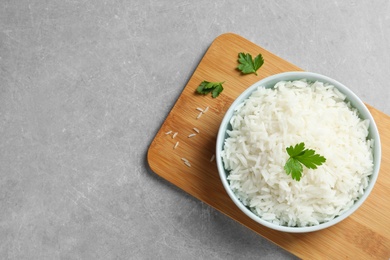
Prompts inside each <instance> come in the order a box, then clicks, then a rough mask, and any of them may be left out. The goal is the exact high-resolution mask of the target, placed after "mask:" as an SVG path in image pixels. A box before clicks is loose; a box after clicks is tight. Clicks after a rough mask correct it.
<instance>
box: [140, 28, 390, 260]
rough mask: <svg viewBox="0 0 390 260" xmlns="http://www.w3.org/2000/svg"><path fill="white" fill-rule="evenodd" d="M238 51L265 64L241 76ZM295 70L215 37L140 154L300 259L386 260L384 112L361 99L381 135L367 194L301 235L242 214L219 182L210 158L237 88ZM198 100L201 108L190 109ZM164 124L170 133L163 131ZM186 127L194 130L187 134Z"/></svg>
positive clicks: (237, 40)
mask: <svg viewBox="0 0 390 260" xmlns="http://www.w3.org/2000/svg"><path fill="white" fill-rule="evenodd" d="M239 52H245V53H246V52H249V53H251V54H252V55H254V56H255V55H257V54H258V53H261V54H262V55H263V57H264V59H265V63H264V65H263V66H262V67H261V68H260V69H259V71H258V76H256V75H254V74H248V75H241V74H240V72H239V71H237V70H236V69H235V68H236V67H237V65H238V64H237V55H238V53H239ZM297 70H301V69H300V68H298V67H297V66H295V65H293V64H291V63H289V62H287V61H285V60H283V59H281V58H280V57H277V56H276V55H274V54H272V53H270V52H268V51H267V50H265V49H263V48H261V47H259V46H257V45H255V44H254V43H252V42H250V41H248V40H246V39H244V38H242V37H241V36H238V35H236V34H231V33H228V34H223V35H221V36H219V37H218V38H216V39H215V40H214V42H213V43H212V44H211V46H210V47H209V49H208V50H207V52H206V54H205V55H204V57H203V59H202V60H201V62H200V64H199V65H198V67H197V68H196V70H195V72H194V74H193V75H192V77H191V78H190V80H189V81H188V84H187V85H186V87H185V88H184V90H183V92H182V94H181V95H180V97H179V98H178V100H177V102H176V103H175V105H174V106H173V108H172V110H171V111H170V113H169V114H168V116H167V118H166V120H165V121H164V123H163V124H162V126H161V129H160V130H159V131H158V133H157V134H156V136H155V138H154V140H153V141H152V143H151V145H150V147H149V150H148V155H147V158H148V162H149V165H150V168H151V169H152V171H154V172H155V173H156V174H158V175H160V176H161V177H162V178H164V179H166V180H168V181H169V182H171V183H173V184H174V185H176V186H178V187H180V188H181V189H183V190H184V191H186V192H188V193H189V194H191V195H192V196H194V197H196V198H198V199H199V200H201V201H203V202H205V203H207V204H208V205H210V206H212V207H214V208H216V209H217V210H219V211H221V212H222V213H224V214H226V215H227V216H229V217H231V218H232V219H234V220H236V221H238V222H239V223H241V224H243V225H245V226H247V227H248V228H250V229H252V230H253V231H255V232H257V233H258V234H260V235H261V236H263V237H265V238H267V239H269V240H270V241H272V242H274V243H275V244H277V245H279V246H281V247H282V248H284V249H286V250H288V251H289V252H291V253H292V254H294V255H296V256H298V257H300V258H304V259H323V258H337V259H390V131H389V129H390V117H389V116H388V115H386V114H384V113H382V112H380V111H378V110H376V109H375V108H373V107H371V106H369V105H367V107H368V108H369V110H370V111H371V113H372V115H373V116H374V118H375V120H376V123H377V126H378V128H379V132H380V135H381V141H382V165H381V171H380V173H379V177H378V180H377V183H376V185H375V187H374V189H373V191H372V193H371V194H370V196H369V197H368V199H367V201H366V202H365V203H364V204H363V205H362V207H361V208H359V209H358V210H357V211H356V212H355V213H354V214H353V215H352V216H350V217H349V218H347V219H345V220H344V221H342V222H340V223H339V224H337V225H335V226H333V227H331V228H328V229H325V230H321V231H317V232H312V233H305V234H289V233H282V232H279V231H274V230H271V229H268V228H266V227H264V226H262V225H260V224H258V223H257V222H255V221H253V220H252V219H250V218H249V217H247V216H246V215H245V214H244V213H242V212H241V211H240V210H239V209H238V208H237V206H236V205H235V204H234V203H233V202H232V201H231V200H230V198H229V196H228V195H227V193H226V192H225V190H224V188H223V186H222V183H221V181H220V179H219V175H218V170H217V167H216V163H215V160H213V161H210V160H211V159H212V157H213V155H214V153H215V142H216V136H217V132H218V128H219V125H220V123H221V120H222V118H223V116H224V114H225V112H226V110H227V109H228V108H229V106H230V104H231V103H232V102H233V101H234V99H235V98H236V97H237V96H238V95H239V94H240V93H241V92H243V91H244V90H245V89H246V88H248V87H249V86H251V85H252V84H253V83H255V82H257V81H259V80H260V79H262V78H264V77H267V76H270V75H273V74H276V73H280V72H286V71H297ZM203 80H207V81H225V83H224V85H223V86H224V91H223V92H222V94H221V95H220V96H219V97H218V98H215V99H213V98H212V97H211V95H207V96H201V95H197V94H196V93H195V89H196V87H197V86H198V85H199V84H200V83H201V82H202V81H203ZM206 107H208V110H207V111H206V113H200V111H198V110H197V108H200V109H206ZM199 116H200V117H199ZM193 128H196V129H198V130H199V133H197V132H196V131H195V130H194V129H193ZM169 131H172V132H171V133H170V134H167V132H169ZM174 133H177V134H176V135H174ZM191 134H196V135H195V136H193V137H188V136H189V135H191ZM176 144H177V146H176V148H175V145H176ZM182 158H185V159H187V160H188V162H189V164H190V165H191V166H190V167H189V166H188V165H186V164H185V163H184V161H183V160H182Z"/></svg>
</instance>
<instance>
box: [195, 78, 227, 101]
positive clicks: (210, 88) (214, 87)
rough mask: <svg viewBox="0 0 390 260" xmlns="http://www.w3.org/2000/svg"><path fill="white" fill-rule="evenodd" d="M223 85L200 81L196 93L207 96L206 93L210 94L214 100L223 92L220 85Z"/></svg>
mask: <svg viewBox="0 0 390 260" xmlns="http://www.w3.org/2000/svg"><path fill="white" fill-rule="evenodd" d="M223 83H225V82H224V81H223V82H209V81H205V80H204V81H202V83H200V85H199V86H198V88H197V89H196V92H197V93H199V94H203V95H207V94H208V93H210V92H211V96H212V97H213V98H216V97H218V96H219V94H221V92H222V91H223V87H222V84H223Z"/></svg>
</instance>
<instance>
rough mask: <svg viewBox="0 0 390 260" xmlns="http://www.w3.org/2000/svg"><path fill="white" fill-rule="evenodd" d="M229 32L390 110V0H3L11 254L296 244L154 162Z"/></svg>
mask: <svg viewBox="0 0 390 260" xmlns="http://www.w3.org/2000/svg"><path fill="white" fill-rule="evenodd" d="M226 32H234V33H237V34H240V35H241V36H243V37H245V38H247V39H249V40H251V41H253V42H255V43H256V44H258V45H260V46H262V47H264V48H266V49H268V50H269V51H271V52H273V53H275V54H276V55H278V56H280V57H282V58H284V59H286V60H288V61H290V62H292V63H294V64H296V65H297V66H299V67H301V68H303V69H305V70H308V71H312V72H318V73H322V74H325V75H328V76H330V77H333V78H335V79H337V80H339V81H341V82H343V83H344V84H346V85H347V86H349V87H350V88H351V89H352V90H353V91H354V92H355V93H357V94H358V95H359V96H360V97H361V98H362V99H363V100H364V101H365V102H367V103H369V104H371V105H373V106H374V107H376V108H377V109H379V110H381V111H383V112H385V113H387V114H390V102H388V100H389V98H390V90H389V81H390V2H389V1H387V0H379V1H354V0H347V1H341V0H340V1H337V0H336V1H320V0H315V1H298V0H294V1H248V0H245V1H224V0H216V1H206V0H200V1H188V0H183V1H179V0H171V1H166V0H165V1H153V0H149V1H141V0H130V1H124V0H113V1H103V0H95V1H85V0H69V1H64V0H53V1H47V0H29V1H27V0H20V1H12V0H3V1H1V2H0V258H1V259H294V258H295V257H294V256H293V255H291V254H290V253H288V252H286V251H284V250H283V249H281V248H279V247H278V246H276V245H274V244H273V243H271V242H269V241H267V240H266V239H264V238H262V237H261V236H259V235H257V234H255V233H253V232H252V231H250V230H248V229H247V228H245V227H243V226H241V225H240V224H238V223H236V222H234V221H233V220H231V219H230V218H228V217H226V216H224V215H223V214H221V213H219V212H217V211H216V210H214V209H213V208H210V207H209V206H208V205H205V204H204V203H202V202H200V201H198V200H196V199H194V198H192V197H191V196H189V195H187V194H186V193H184V192H183V191H181V190H180V189H178V188H176V187H175V186H173V185H171V184H169V183H167V182H166V181H164V180H162V179H161V178H159V177H158V176H157V175H155V174H154V173H152V172H150V171H149V170H148V167H147V162H146V152H147V149H148V146H149V144H150V142H151V141H152V139H153V137H154V135H155V133H156V132H157V130H158V129H159V127H160V125H161V123H162V122H163V121H164V119H165V117H166V116H167V114H168V112H169V110H170V109H171V107H172V105H173V104H174V102H175V100H176V99H177V98H178V96H179V95H180V93H181V91H182V89H183V87H184V86H185V85H186V82H187V81H188V79H189V77H190V76H191V74H192V73H193V71H194V69H195V68H196V66H197V64H198V63H199V61H200V59H201V58H202V56H203V54H204V53H205V51H206V50H207V48H208V46H209V45H210V44H211V42H212V41H213V40H214V39H215V38H216V37H217V36H218V35H220V34H222V33H226ZM330 254H331V252H330Z"/></svg>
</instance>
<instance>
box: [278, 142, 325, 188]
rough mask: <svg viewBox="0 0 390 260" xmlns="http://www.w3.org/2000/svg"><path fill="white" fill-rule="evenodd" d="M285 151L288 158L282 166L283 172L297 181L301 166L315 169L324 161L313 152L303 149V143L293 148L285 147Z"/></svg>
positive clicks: (299, 177) (323, 158)
mask: <svg viewBox="0 0 390 260" xmlns="http://www.w3.org/2000/svg"><path fill="white" fill-rule="evenodd" d="M286 151H287V153H288V155H290V158H289V159H288V160H287V162H286V164H285V165H284V170H285V171H286V173H287V175H290V174H291V177H292V178H293V179H294V180H297V181H299V180H300V179H301V177H302V172H303V166H302V165H305V166H306V167H307V168H309V169H317V166H320V165H322V164H323V163H324V162H325V161H326V159H325V157H323V156H321V155H319V154H316V153H315V151H314V150H312V149H305V143H303V142H302V143H299V144H296V145H295V146H294V147H293V146H290V147H287V148H286Z"/></svg>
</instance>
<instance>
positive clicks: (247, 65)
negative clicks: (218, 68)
mask: <svg viewBox="0 0 390 260" xmlns="http://www.w3.org/2000/svg"><path fill="white" fill-rule="evenodd" d="M238 62H239V63H240V64H239V65H238V67H237V69H238V70H240V71H241V73H243V74H249V73H254V74H255V75H256V76H257V72H256V71H257V70H258V69H259V68H260V67H261V66H262V65H263V64H264V59H263V56H262V55H261V54H259V55H257V56H256V57H255V58H254V59H253V60H252V55H250V54H249V53H246V54H245V53H243V52H240V53H239V54H238Z"/></svg>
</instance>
